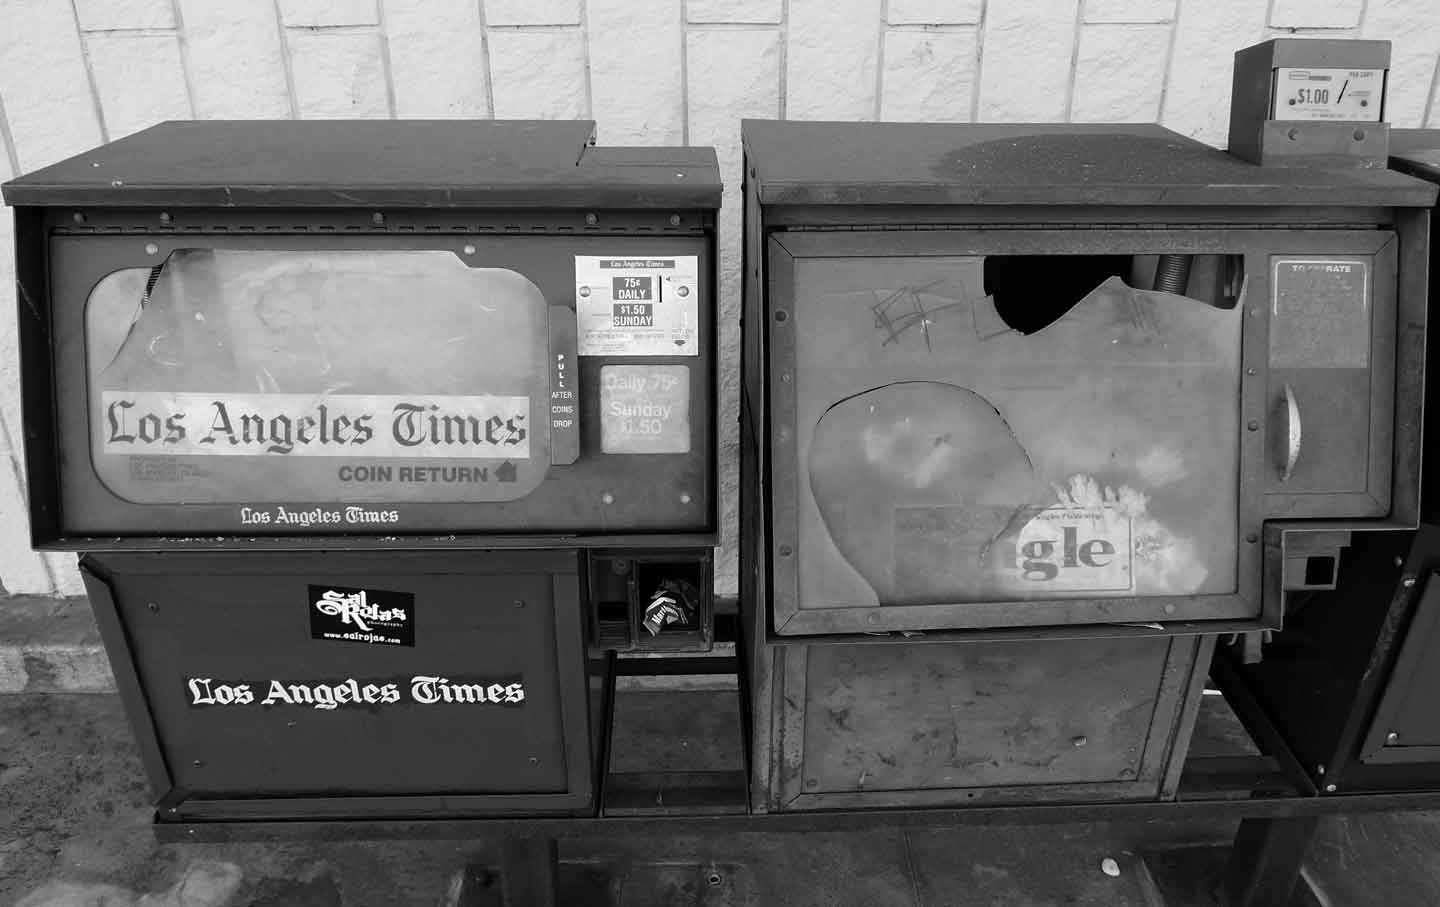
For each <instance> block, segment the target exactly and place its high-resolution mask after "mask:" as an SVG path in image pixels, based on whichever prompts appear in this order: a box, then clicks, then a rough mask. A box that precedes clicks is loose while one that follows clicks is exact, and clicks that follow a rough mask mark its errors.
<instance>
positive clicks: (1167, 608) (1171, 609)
mask: <svg viewBox="0 0 1440 907" xmlns="http://www.w3.org/2000/svg"><path fill="white" fill-rule="evenodd" d="M1165 613H1166V614H1174V613H1175V606H1174V605H1171V604H1167V605H1166V606H1165Z"/></svg>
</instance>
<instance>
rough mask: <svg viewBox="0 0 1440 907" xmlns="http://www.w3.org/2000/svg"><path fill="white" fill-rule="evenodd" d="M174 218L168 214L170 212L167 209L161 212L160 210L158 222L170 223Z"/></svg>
mask: <svg viewBox="0 0 1440 907" xmlns="http://www.w3.org/2000/svg"><path fill="white" fill-rule="evenodd" d="M174 219H175V218H173V217H171V216H170V212H169V211H161V212H160V223H162V224H168V223H170V222H171V221H173V220H174Z"/></svg>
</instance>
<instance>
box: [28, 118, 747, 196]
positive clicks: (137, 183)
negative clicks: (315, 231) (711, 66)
mask: <svg viewBox="0 0 1440 907" xmlns="http://www.w3.org/2000/svg"><path fill="white" fill-rule="evenodd" d="M594 134H595V124H594V123H593V122H591V121H588V120H575V121H527V120H311V121H296V120H276V121H260V120H249V121H244V120H230V121H218V120H211V121H195V122H169V123H161V124H159V125H157V126H153V127H151V128H150V129H146V130H145V131H143V132H139V133H136V134H135V135H132V136H129V137H128V138H124V139H120V140H119V141H116V142H111V143H110V144H108V145H103V146H101V147H99V148H96V149H94V150H92V151H87V152H85V153H84V154H79V155H76V156H75V157H72V158H70V159H69V160H65V161H61V162H60V163H58V164H54V165H52V166H50V167H46V168H44V169H42V170H37V171H35V172H34V173H30V174H27V175H25V176H21V177H19V178H17V179H15V180H12V181H11V182H9V183H6V184H5V186H4V197H5V201H6V202H7V203H8V204H11V205H96V206H108V205H119V206H138V205H166V206H222V207H230V206H264V207H289V206H306V207H355V206H409V207H434V208H457V207H525V208H539V207H564V208H576V207H596V208H607V207H608V208H715V207H718V206H719V204H720V174H719V168H718V166H717V164H716V159H715V152H714V150H713V149H710V148H594V147H591V146H590V141H591V139H592V137H593V136H594Z"/></svg>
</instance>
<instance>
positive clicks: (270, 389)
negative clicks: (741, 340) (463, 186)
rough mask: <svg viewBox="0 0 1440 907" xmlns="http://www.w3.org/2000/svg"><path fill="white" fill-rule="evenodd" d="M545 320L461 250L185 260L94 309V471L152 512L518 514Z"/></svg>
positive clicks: (519, 284)
mask: <svg viewBox="0 0 1440 907" xmlns="http://www.w3.org/2000/svg"><path fill="white" fill-rule="evenodd" d="M547 312H548V309H547V305H546V302H545V299H544V297H543V295H542V294H541V292H540V290H539V289H538V288H536V287H535V285H534V284H533V283H531V282H530V281H529V280H528V279H526V278H525V277H524V276H522V275H520V274H517V273H515V272H514V271H509V270H505V269H481V268H470V267H467V266H466V265H465V264H464V263H463V262H461V261H460V260H459V259H458V258H457V257H456V256H455V255H454V254H453V253H451V252H446V251H369V252H351V251H308V252H292V251H233V250H231V251H215V250H208V249H187V250H181V251H177V252H175V253H173V254H172V255H170V256H169V258H168V259H167V260H166V261H165V262H164V263H163V265H161V266H160V267H157V268H154V269H130V270H124V271H117V272H115V273H113V274H111V275H109V276H108V277H106V278H105V279H104V280H102V281H100V283H98V284H97V285H96V287H95V289H94V290H93V291H92V293H91V295H90V298H89V301H88V304H87V308H86V313H85V336H86V350H87V365H88V370H89V388H90V427H91V455H92V462H93V463H94V466H95V470H96V472H97V473H98V474H99V476H100V478H101V479H102V480H103V481H104V482H105V484H106V485H107V486H108V487H109V488H110V489H111V490H112V491H114V492H115V493H116V494H118V495H120V496H121V497H123V498H125V499H126V500H129V501H133V502H137V503H162V502H168V503H247V502H271V501H283V502H291V501H294V502H316V503H330V502H336V503H338V502H344V503H355V502H386V501H396V502H399V501H407V502H409V501H441V502H443V501H509V500H515V499H517V498H521V497H523V496H525V495H526V494H528V493H529V492H530V491H532V490H533V489H534V488H535V487H536V486H538V485H539V484H540V482H541V481H542V480H543V479H544V477H545V473H546V470H547V469H548V468H549V420H548V419H546V418H542V416H543V414H544V413H545V406H546V405H547V397H548V394H549V384H548V380H549V379H548V372H547V371H546V364H547V356H548V343H549V340H548V331H547V320H546V319H547Z"/></svg>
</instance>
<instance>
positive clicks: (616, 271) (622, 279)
mask: <svg viewBox="0 0 1440 907" xmlns="http://www.w3.org/2000/svg"><path fill="white" fill-rule="evenodd" d="M699 261H700V260H699V258H698V257H696V256H694V255H680V256H669V257H659V258H618V257H610V258H607V257H604V256H594V255H577V256H575V319H576V326H577V330H578V338H577V339H578V346H579V353H580V355H581V356H698V355H700V343H699V340H700V319H699V299H700V270H699V268H700V266H699Z"/></svg>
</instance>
